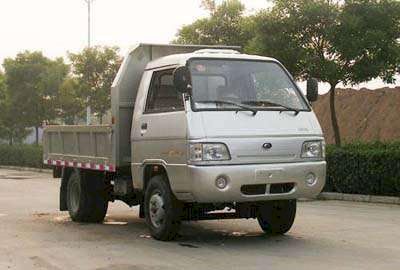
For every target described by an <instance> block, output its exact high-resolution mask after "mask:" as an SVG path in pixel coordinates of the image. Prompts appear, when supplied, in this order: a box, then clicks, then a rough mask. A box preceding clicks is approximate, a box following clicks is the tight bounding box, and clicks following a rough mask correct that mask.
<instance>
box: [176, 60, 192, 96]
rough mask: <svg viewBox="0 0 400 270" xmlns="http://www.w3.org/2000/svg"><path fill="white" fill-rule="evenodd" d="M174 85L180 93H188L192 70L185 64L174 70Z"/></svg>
mask: <svg viewBox="0 0 400 270" xmlns="http://www.w3.org/2000/svg"><path fill="white" fill-rule="evenodd" d="M173 76H174V85H175V88H176V90H177V91H178V92H179V93H182V94H183V93H188V91H189V86H190V72H189V69H188V68H187V67H185V66H181V67H177V68H176V69H175V70H174V74H173Z"/></svg>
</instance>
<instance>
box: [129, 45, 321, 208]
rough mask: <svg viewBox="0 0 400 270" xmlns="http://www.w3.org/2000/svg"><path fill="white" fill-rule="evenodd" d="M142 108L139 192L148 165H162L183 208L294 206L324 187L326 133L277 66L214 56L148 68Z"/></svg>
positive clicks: (136, 124) (199, 54) (225, 53)
mask: <svg viewBox="0 0 400 270" xmlns="http://www.w3.org/2000/svg"><path fill="white" fill-rule="evenodd" d="M177 67H186V68H187V70H188V71H189V73H190V74H189V75H190V78H191V79H190V82H189V84H190V85H189V88H190V89H189V90H190V93H189V92H184V93H183V94H182V93H181V92H178V91H176V87H175V86H174V71H175V69H176V68H177ZM135 104H136V106H135V110H134V116H133V123H132V127H133V128H132V132H131V142H132V143H131V148H132V155H131V156H132V157H133V158H132V172H133V179H134V186H135V187H137V188H139V189H140V188H143V181H141V179H143V176H142V174H143V173H144V171H143V170H142V168H143V166H144V165H145V164H155V163H156V164H159V165H160V166H162V167H163V168H164V169H165V171H166V173H167V175H168V179H169V183H170V186H171V190H172V191H173V193H174V195H175V196H176V198H177V199H178V200H181V201H185V202H201V203H226V202H247V201H265V200H289V199H296V198H300V197H313V196H315V195H317V194H318V193H319V192H320V191H321V190H322V188H323V186H324V183H325V167H326V162H325V160H324V158H325V157H324V148H325V146H324V138H323V134H322V131H321V127H320V125H319V123H318V120H317V118H316V116H315V114H314V112H313V111H312V109H311V107H310V105H309V102H308V101H307V100H306V98H305V97H304V96H303V94H302V93H301V91H300V90H299V88H298V87H297V86H296V84H295V82H294V81H293V79H292V78H291V77H290V75H289V74H288V72H287V71H286V70H285V68H284V67H283V66H282V65H281V64H280V63H279V62H278V61H277V60H275V59H272V58H267V57H260V56H253V55H245V54H240V53H238V52H237V51H233V50H210V49H205V50H199V51H196V52H194V53H190V54H178V55H172V56H166V57H163V58H160V59H157V60H155V61H153V62H150V63H149V64H148V65H147V67H146V69H145V72H144V75H143V77H142V83H141V84H140V87H139V90H138V95H137V99H136V102H135ZM242 106H243V107H242ZM247 107H248V108H247Z"/></svg>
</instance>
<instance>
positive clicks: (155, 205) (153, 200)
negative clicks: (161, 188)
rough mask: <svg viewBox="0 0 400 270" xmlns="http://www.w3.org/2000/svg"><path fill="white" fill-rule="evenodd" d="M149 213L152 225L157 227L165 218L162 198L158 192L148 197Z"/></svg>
mask: <svg viewBox="0 0 400 270" xmlns="http://www.w3.org/2000/svg"><path fill="white" fill-rule="evenodd" d="M149 214H150V221H151V223H152V225H153V226H154V227H156V228H159V227H160V226H161V225H162V224H163V223H164V220H165V209H164V199H163V197H162V196H161V194H160V193H159V192H156V193H154V194H153V195H151V197H150V202H149Z"/></svg>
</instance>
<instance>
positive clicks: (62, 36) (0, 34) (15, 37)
mask: <svg viewBox="0 0 400 270" xmlns="http://www.w3.org/2000/svg"><path fill="white" fill-rule="evenodd" d="M200 2H201V1H200V0H93V5H92V13H91V15H92V35H91V39H92V42H91V43H92V45H109V46H118V47H120V48H121V54H124V53H125V52H126V51H127V50H128V48H129V47H131V46H132V45H134V44H136V43H139V42H146V43H169V42H170V41H171V40H173V39H174V37H175V35H176V33H177V30H178V29H179V28H180V27H181V26H182V25H185V24H190V23H191V22H193V21H194V20H196V19H197V18H201V17H205V16H207V12H206V11H205V10H203V9H202V8H201V7H200ZM217 2H218V1H217ZM268 2H269V1H268V0H242V3H244V4H245V6H246V8H247V10H248V11H247V12H248V13H253V12H256V11H257V10H259V9H261V8H265V7H268V6H269V5H270V3H268ZM85 46H87V4H86V2H85V0H35V1H32V0H0V63H2V62H3V60H4V58H6V57H14V56H15V55H16V54H17V53H18V52H21V51H24V50H41V51H43V53H44V54H45V55H46V56H48V57H51V58H54V57H59V56H63V57H65V56H66V54H67V51H69V52H77V51H80V50H82V49H83V48H84V47H85ZM272 57H273V56H272ZM399 83H400V81H399ZM399 83H398V84H399ZM364 86H367V87H370V88H376V87H381V86H383V85H382V84H381V83H380V82H379V80H376V81H374V82H370V83H368V84H367V85H365V84H363V85H360V86H358V87H364ZM392 86H393V85H392ZM322 88H324V89H326V86H324V85H323V86H322Z"/></svg>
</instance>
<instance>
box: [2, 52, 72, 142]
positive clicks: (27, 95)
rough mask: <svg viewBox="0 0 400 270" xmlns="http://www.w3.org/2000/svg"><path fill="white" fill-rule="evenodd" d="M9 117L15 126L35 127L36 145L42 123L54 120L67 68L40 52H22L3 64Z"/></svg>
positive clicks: (59, 59) (60, 60)
mask: <svg viewBox="0 0 400 270" xmlns="http://www.w3.org/2000/svg"><path fill="white" fill-rule="evenodd" d="M3 66H4V69H5V77H6V83H7V87H8V94H9V96H8V105H9V110H10V115H12V118H13V121H14V122H16V123H18V126H20V127H21V126H22V127H24V128H27V127H34V128H35V131H36V144H38V143H39V127H41V125H42V123H43V121H45V120H46V121H50V120H52V119H54V118H55V117H56V112H55V100H56V96H57V93H58V89H59V87H60V85H61V83H62V82H63V81H64V79H65V77H66V75H67V73H68V66H67V65H66V64H65V63H64V61H63V59H62V58H57V59H56V60H51V59H49V58H47V57H45V56H43V54H42V53H41V52H29V51H25V52H23V53H19V54H18V55H17V56H16V57H15V59H12V58H7V59H5V60H4V64H3Z"/></svg>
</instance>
